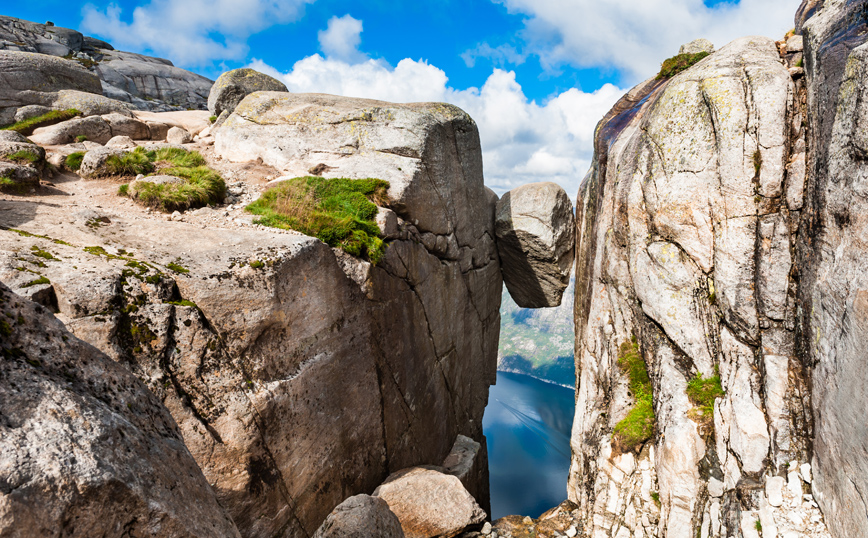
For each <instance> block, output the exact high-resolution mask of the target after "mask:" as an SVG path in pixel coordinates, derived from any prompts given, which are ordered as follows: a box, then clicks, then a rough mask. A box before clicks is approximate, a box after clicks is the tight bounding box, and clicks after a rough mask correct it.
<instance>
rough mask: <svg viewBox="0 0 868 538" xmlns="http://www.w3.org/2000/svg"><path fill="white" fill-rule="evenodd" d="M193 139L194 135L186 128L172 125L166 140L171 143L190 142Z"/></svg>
mask: <svg viewBox="0 0 868 538" xmlns="http://www.w3.org/2000/svg"><path fill="white" fill-rule="evenodd" d="M192 141H193V137H192V136H191V135H190V133H189V132H187V130H186V129H182V128H180V127H172V128H171V129H169V132H168V133H166V142H168V143H169V144H189V143H190V142H192Z"/></svg>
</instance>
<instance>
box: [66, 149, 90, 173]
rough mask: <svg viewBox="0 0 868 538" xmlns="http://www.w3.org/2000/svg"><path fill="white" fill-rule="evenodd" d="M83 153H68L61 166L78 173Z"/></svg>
mask: <svg viewBox="0 0 868 538" xmlns="http://www.w3.org/2000/svg"><path fill="white" fill-rule="evenodd" d="M84 153H85V152H83V151H76V152H73V153H70V154H69V155H67V156H66V158H65V159H63V165H64V166H65V167H67V168H69V169H70V170H72V171H73V172H76V171H78V169H79V168H81V161H82V160H84Z"/></svg>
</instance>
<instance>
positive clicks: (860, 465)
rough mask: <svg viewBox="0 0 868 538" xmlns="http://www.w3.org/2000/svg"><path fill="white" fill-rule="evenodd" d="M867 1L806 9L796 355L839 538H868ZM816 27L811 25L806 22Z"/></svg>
mask: <svg viewBox="0 0 868 538" xmlns="http://www.w3.org/2000/svg"><path fill="white" fill-rule="evenodd" d="M866 9H868V3H866V2H864V1H857V2H844V1H840V0H827V1H825V2H820V3H817V2H803V4H802V7H801V8H800V14H801V19H802V20H801V21H799V23H800V24H799V26H800V28H801V31H802V32H803V34H804V51H805V68H806V72H807V73H806V74H807V79H808V83H807V112H808V117H807V120H808V133H809V138H808V141H807V142H808V143H807V146H808V149H809V158H808V182H807V189H806V191H805V195H804V206H805V207H804V209H803V211H802V214H803V218H802V220H801V223H800V227H799V239H798V242H797V244H796V248H795V253H796V262H797V265H798V267H799V277H800V288H799V294H798V301H799V309H798V322H799V327H800V337H799V344H798V349H799V351H800V352H801V353H802V354H803V357H802V361H803V362H804V363H805V364H806V365H809V366H812V367H813V368H812V376H811V379H812V386H811V389H812V390H811V398H812V400H813V411H814V444H813V449H814V452H813V461H812V464H813V465H812V467H813V469H812V474H813V492H814V495H815V497H816V500H817V502H818V503H819V505H820V507H821V508H822V509H823V512H824V514H825V517H826V519H827V521H828V522H829V526H830V529H831V530H832V532H833V534H834V535H835V536H836V537H844V536H847V537H856V538H865V537H868V473H866V469H868V453H866V452H865V446H866V445H868V426H866V424H865V421H864V420H863V419H861V418H857V417H858V416H859V415H860V414H861V413H860V410H861V409H864V408H865V405H866V403H868V383H866V380H868V364H866V362H865V341H866V337H868V271H866V260H868V247H866V245H865V242H864V237H865V233H866V230H868V220H866V215H868V202H866V198H865V193H866V180H865V177H866V171H868V170H866V163H865V159H864V154H863V152H864V148H866V147H868V145H866V138H865V133H866V125H868V123H866V122H868V118H866V107H865V104H864V99H865V92H866V90H865V88H866V84H868V45H866V44H865V41H866V30H868V20H866V17H865V10H866ZM808 17H809V18H808Z"/></svg>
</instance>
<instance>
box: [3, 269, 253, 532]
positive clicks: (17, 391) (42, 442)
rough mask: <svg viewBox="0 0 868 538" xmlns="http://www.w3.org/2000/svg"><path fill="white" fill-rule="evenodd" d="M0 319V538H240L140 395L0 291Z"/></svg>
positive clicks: (137, 386)
mask: <svg viewBox="0 0 868 538" xmlns="http://www.w3.org/2000/svg"><path fill="white" fill-rule="evenodd" d="M0 310H2V313H3V316H2V320H3V321H0V335H2V339H0V350H2V354H3V359H2V360H0V379H2V380H3V382H2V383H0V416H2V417H3V420H2V421H0V485H2V487H0V535H2V536H56V535H57V534H58V532H62V533H63V535H64V536H71V537H89V536H121V535H125V536H153V535H160V536H177V537H190V538H192V537H201V538H206V537H227V538H233V537H238V536H239V534H238V531H237V530H236V529H235V526H234V525H233V523H232V521H231V520H230V519H229V517H228V516H227V515H226V512H225V511H224V510H223V508H222V507H221V506H220V505H219V504H218V503H217V499H216V498H215V497H214V493H213V492H212V491H211V487H210V486H209V484H208V482H207V481H206V480H205V477H204V476H202V472H201V471H200V470H199V468H198V466H197V465H196V462H195V461H194V460H193V458H192V457H191V456H190V453H189V451H188V450H187V448H186V447H185V446H184V442H183V440H182V438H181V434H180V432H179V431H178V427H177V426H176V424H175V421H174V420H173V419H172V417H171V415H169V412H168V411H167V410H166V408H165V407H163V405H162V404H161V403H160V401H159V399H158V398H157V397H155V396H154V395H153V394H152V393H151V392H150V391H149V390H148V389H147V388H146V387H145V386H144V384H142V383H141V382H140V381H139V380H138V379H136V378H135V377H134V376H133V375H132V374H131V373H130V372H129V371H128V370H127V369H126V368H124V367H123V366H121V365H119V364H117V363H115V362H113V361H111V360H110V359H109V358H108V357H106V356H105V355H104V354H102V353H100V352H99V351H98V350H97V349H96V348H94V347H92V346H90V345H89V344H86V343H84V342H82V341H81V340H79V339H78V338H76V337H75V336H73V335H72V334H70V333H69V332H68V331H67V330H66V328H65V327H64V326H63V324H62V323H61V322H60V321H58V320H57V319H56V318H55V317H54V316H53V315H52V314H51V312H49V311H47V310H46V309H45V308H43V307H42V306H39V305H37V304H36V303H33V302H31V301H28V300H25V299H22V298H21V297H18V296H17V295H15V294H13V293H11V292H10V290H9V288H7V287H6V286H5V285H3V284H0ZM61 530H62V531H61Z"/></svg>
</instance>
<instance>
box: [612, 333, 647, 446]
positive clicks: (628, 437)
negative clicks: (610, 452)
mask: <svg viewBox="0 0 868 538" xmlns="http://www.w3.org/2000/svg"><path fill="white" fill-rule="evenodd" d="M618 366H619V367H620V368H621V370H623V371H624V373H626V374H627V378H628V379H629V387H630V392H632V393H633V398H635V400H636V403H635V405H634V406H633V408H632V409H631V410H630V412H629V413H627V416H626V417H624V419H623V420H621V421H620V422H619V423H618V424H616V425H615V440H616V441H617V443H618V446H619V447H620V448H621V450H623V451H625V452H626V451H629V450H633V449H634V448H636V447H637V446H639V445H641V444H642V443H644V442H645V441H647V440H648V439H650V438H651V436H652V435H653V434H654V421H655V419H656V417H655V416H654V392H653V388H652V386H651V378H650V377H649V376H648V366H647V365H646V364H645V359H643V358H642V354H641V353H640V352H639V345H638V344H637V343H636V338H635V337H633V338H632V339H631V340H630V341H629V342H624V344H622V345H621V350H620V353H619V356H618Z"/></svg>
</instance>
